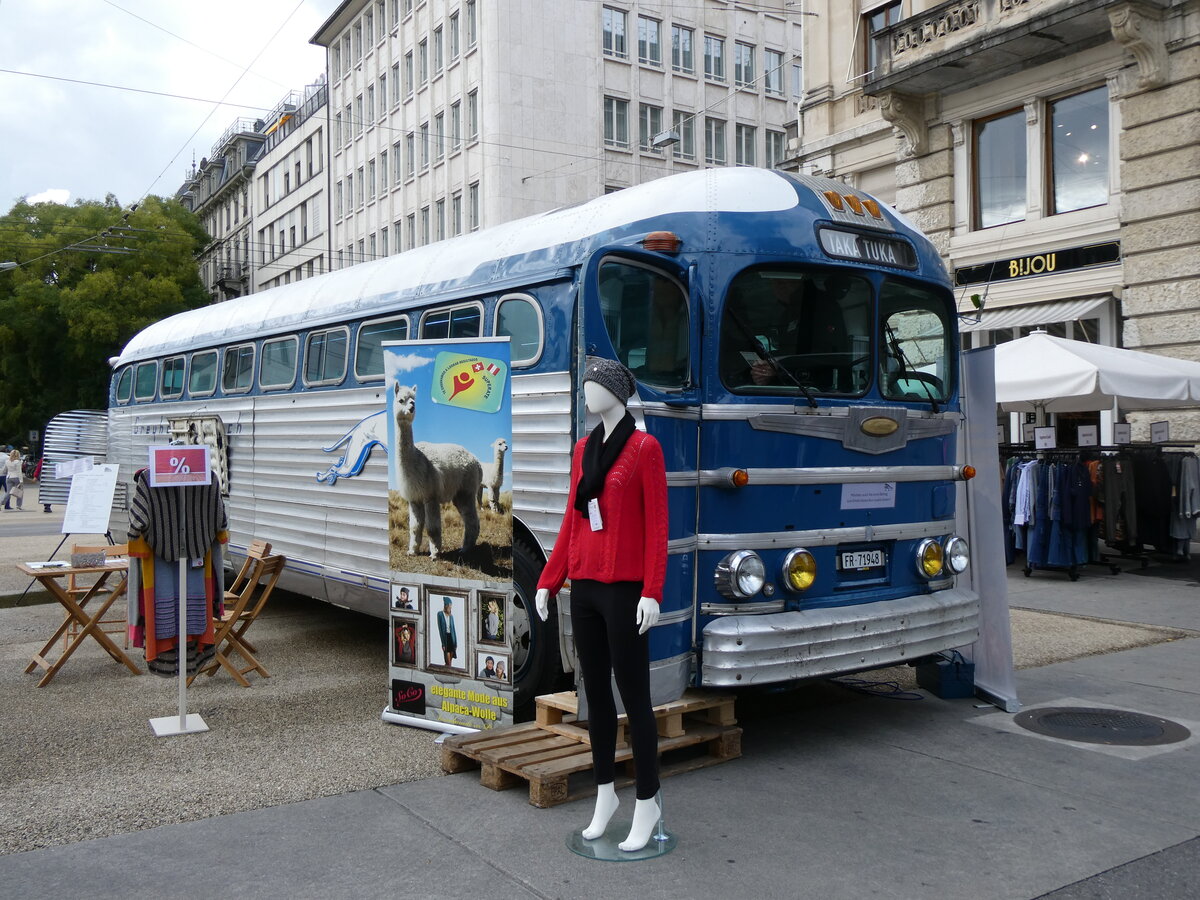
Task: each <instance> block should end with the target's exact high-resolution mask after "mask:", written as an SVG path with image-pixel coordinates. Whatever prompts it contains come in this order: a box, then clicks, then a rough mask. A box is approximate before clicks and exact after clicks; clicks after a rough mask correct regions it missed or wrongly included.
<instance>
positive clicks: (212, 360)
mask: <svg viewBox="0 0 1200 900" xmlns="http://www.w3.org/2000/svg"><path fill="white" fill-rule="evenodd" d="M216 389H217V351H216V350H204V351H202V352H200V353H193V354H192V371H191V373H190V374H189V375H188V393H189V394H191V395H192V396H193V397H202V396H206V395H208V394H211V393H212V392H213V391H215V390H216Z"/></svg>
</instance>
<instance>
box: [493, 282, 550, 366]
mask: <svg viewBox="0 0 1200 900" xmlns="http://www.w3.org/2000/svg"><path fill="white" fill-rule="evenodd" d="M495 332H496V335H497V336H498V337H503V336H505V335H507V336H508V337H509V338H510V342H509V352H510V353H511V354H512V356H511V362H512V365H513V366H532V365H533V364H534V363H536V362H537V361H538V360H539V359H541V358H542V310H541V307H539V306H538V305H537V304H536V303H534V302H533V300H532V299H530V298H529V297H527V296H525V295H523V294H511V295H509V296H505V297H501V298H500V303H499V304H498V305H497V306H496V322H495Z"/></svg>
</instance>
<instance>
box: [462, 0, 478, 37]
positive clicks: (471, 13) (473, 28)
mask: <svg viewBox="0 0 1200 900" xmlns="http://www.w3.org/2000/svg"><path fill="white" fill-rule="evenodd" d="M463 8H464V9H465V10H466V14H467V47H474V46H475V40H476V38H477V37H478V35H477V34H476V32H477V31H478V19H477V18H476V15H475V0H467V2H466V3H465V4H464V5H463Z"/></svg>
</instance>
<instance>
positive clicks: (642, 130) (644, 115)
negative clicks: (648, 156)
mask: <svg viewBox="0 0 1200 900" xmlns="http://www.w3.org/2000/svg"><path fill="white" fill-rule="evenodd" d="M662 112H663V111H662V108H661V107H658V106H651V105H650V104H649V103H643V104H641V105H640V106H639V108H638V148H639V149H641V150H653V149H654V148H653V147H652V146H651V143H650V142H651V141H653V140H654V136H655V135H656V134H658V133H659V132H661V131H662V130H663V127H662Z"/></svg>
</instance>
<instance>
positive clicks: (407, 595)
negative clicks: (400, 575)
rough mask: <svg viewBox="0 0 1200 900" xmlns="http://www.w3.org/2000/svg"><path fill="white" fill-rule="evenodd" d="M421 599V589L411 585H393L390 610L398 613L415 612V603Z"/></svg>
mask: <svg viewBox="0 0 1200 900" xmlns="http://www.w3.org/2000/svg"><path fill="white" fill-rule="evenodd" d="M420 597H421V589H420V588H418V587H417V586H416V585H411V584H393V585H392V609H393V610H395V611H397V612H400V611H403V610H409V611H414V612H415V611H416V609H417V601H418V600H419V599H420Z"/></svg>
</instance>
